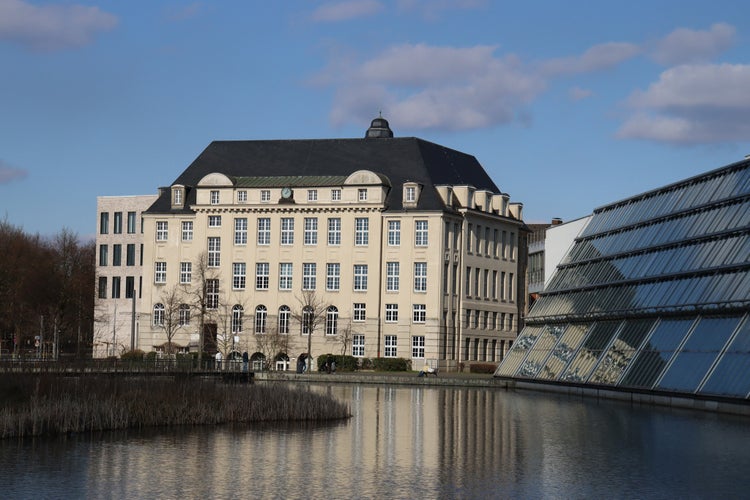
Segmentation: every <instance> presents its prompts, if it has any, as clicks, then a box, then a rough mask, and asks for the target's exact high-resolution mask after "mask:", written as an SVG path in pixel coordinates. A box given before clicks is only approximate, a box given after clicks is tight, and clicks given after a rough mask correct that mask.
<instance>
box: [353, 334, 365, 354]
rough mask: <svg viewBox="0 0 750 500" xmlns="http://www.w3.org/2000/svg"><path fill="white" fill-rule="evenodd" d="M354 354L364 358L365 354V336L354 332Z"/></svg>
mask: <svg viewBox="0 0 750 500" xmlns="http://www.w3.org/2000/svg"><path fill="white" fill-rule="evenodd" d="M352 356H354V357H355V358H363V357H364V356H365V336H364V335H359V334H354V335H353V336H352Z"/></svg>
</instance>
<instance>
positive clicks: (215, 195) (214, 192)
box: [211, 190, 219, 205]
mask: <svg viewBox="0 0 750 500" xmlns="http://www.w3.org/2000/svg"><path fill="white" fill-rule="evenodd" d="M218 204H219V191H217V190H212V191H211V205H218Z"/></svg>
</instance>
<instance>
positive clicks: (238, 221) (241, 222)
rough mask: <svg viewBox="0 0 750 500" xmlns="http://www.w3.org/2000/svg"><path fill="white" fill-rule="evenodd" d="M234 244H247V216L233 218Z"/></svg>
mask: <svg viewBox="0 0 750 500" xmlns="http://www.w3.org/2000/svg"><path fill="white" fill-rule="evenodd" d="M234 244H235V245H247V218H246V217H237V218H235V219H234Z"/></svg>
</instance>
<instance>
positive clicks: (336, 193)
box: [331, 189, 341, 201]
mask: <svg viewBox="0 0 750 500" xmlns="http://www.w3.org/2000/svg"><path fill="white" fill-rule="evenodd" d="M331 201H341V190H340V189H331Z"/></svg>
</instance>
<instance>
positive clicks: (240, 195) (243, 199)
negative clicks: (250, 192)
mask: <svg viewBox="0 0 750 500" xmlns="http://www.w3.org/2000/svg"><path fill="white" fill-rule="evenodd" d="M237 203H247V191H246V190H244V189H243V190H242V191H237Z"/></svg>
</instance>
